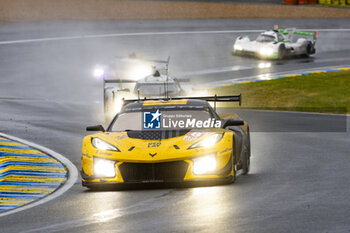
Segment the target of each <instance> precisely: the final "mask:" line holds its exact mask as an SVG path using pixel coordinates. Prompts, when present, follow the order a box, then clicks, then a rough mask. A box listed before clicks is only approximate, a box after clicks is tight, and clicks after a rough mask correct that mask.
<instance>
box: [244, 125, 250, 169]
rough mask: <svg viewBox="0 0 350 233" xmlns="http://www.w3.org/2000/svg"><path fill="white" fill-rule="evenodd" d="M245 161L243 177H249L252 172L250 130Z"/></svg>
mask: <svg viewBox="0 0 350 233" xmlns="http://www.w3.org/2000/svg"><path fill="white" fill-rule="evenodd" d="M244 150H245V151H244V160H243V162H242V175H247V174H248V173H249V171H250V155H251V152H250V132H249V128H248V145H247V148H245V149H244Z"/></svg>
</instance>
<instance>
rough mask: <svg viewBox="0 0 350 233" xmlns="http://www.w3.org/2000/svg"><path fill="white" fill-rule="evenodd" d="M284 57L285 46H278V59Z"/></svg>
mask: <svg viewBox="0 0 350 233" xmlns="http://www.w3.org/2000/svg"><path fill="white" fill-rule="evenodd" d="M285 56H286V46H285V45H284V44H280V46H279V47H278V58H279V59H283V58H285Z"/></svg>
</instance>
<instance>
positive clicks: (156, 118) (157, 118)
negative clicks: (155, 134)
mask: <svg viewBox="0 0 350 233" xmlns="http://www.w3.org/2000/svg"><path fill="white" fill-rule="evenodd" d="M161 117H162V113H161V112H159V109H158V110H157V111H155V112H154V111H153V112H143V128H144V129H160V128H161Z"/></svg>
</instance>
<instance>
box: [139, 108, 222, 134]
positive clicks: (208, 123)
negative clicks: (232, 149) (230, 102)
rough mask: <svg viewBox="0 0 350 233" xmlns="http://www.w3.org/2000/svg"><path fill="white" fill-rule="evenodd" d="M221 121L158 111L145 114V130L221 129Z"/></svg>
mask: <svg viewBox="0 0 350 233" xmlns="http://www.w3.org/2000/svg"><path fill="white" fill-rule="evenodd" d="M221 124H222V122H221V120H217V119H215V118H207V119H196V117H195V116H192V115H191V114H185V113H184V114H169V113H164V114H162V113H161V112H160V111H159V109H158V110H157V111H148V112H147V111H145V112H143V129H182V128H184V129H198V128H221Z"/></svg>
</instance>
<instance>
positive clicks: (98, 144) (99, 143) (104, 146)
mask: <svg viewBox="0 0 350 233" xmlns="http://www.w3.org/2000/svg"><path fill="white" fill-rule="evenodd" d="M91 143H92V145H93V146H94V147H95V148H97V149H99V150H110V151H118V152H119V151H120V150H119V149H118V148H117V147H115V146H113V145H112V144H109V143H108V142H105V141H103V140H102V139H99V138H92V140H91Z"/></svg>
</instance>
